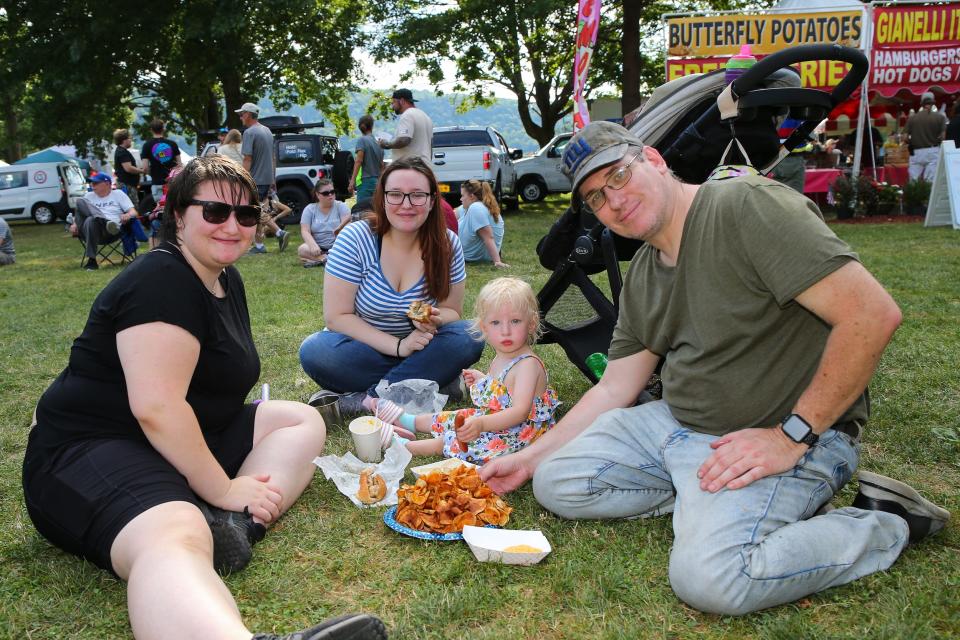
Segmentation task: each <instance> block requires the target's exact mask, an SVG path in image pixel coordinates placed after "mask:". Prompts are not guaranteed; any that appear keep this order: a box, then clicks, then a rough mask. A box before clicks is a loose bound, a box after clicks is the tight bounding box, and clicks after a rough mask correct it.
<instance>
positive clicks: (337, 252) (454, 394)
mask: <svg viewBox="0 0 960 640" xmlns="http://www.w3.org/2000/svg"><path fill="white" fill-rule="evenodd" d="M438 191H439V189H438V186H437V179H436V177H435V176H434V175H433V171H432V170H431V169H430V167H428V166H427V165H426V164H424V162H423V161H422V160H420V159H419V158H409V159H403V160H397V161H395V162H392V163H390V164H389V165H388V166H387V168H386V169H385V170H384V172H383V175H382V176H381V177H380V181H379V183H378V184H377V189H376V191H375V193H374V197H373V209H374V214H375V216H374V217H373V218H372V219H371V220H370V221H369V222H368V221H366V220H361V221H358V222H353V223H351V224H348V225H347V226H346V227H344V229H343V231H341V232H340V235H339V236H337V240H336V242H335V243H334V245H333V248H332V249H331V250H330V255H329V258H328V260H327V267H326V273H325V274H324V280H323V317H324V322H325V324H326V329H324V330H323V331H319V332H317V333H314V334H313V335H311V336H309V337H308V338H307V339H306V340H304V342H303V344H302V345H301V347H300V363H301V365H302V366H303V369H304V371H306V372H307V374H308V375H309V376H310V377H311V378H313V379H314V380H315V381H316V382H317V384H319V385H320V386H321V387H323V390H321V391H320V392H319V394H323V393H330V392H336V393H339V394H340V410H341V411H342V412H344V413H347V414H356V413H362V412H372V411H373V410H374V409H375V398H376V397H377V392H376V387H377V384H378V383H379V382H380V381H381V380H386V381H387V382H388V383H395V382H398V381H401V380H407V379H411V378H419V379H427V380H434V381H435V382H437V384H438V385H440V387H441V389H440V390H441V392H442V393H445V394H447V395H448V396H450V397H451V399H453V400H454V401H459V400H461V399H462V398H463V389H464V385H463V384H462V379H461V377H460V373H461V371H462V370H463V369H465V368H467V367H470V366H471V365H473V364H474V363H475V362H476V361H477V360H479V359H480V353H481V352H482V351H483V342H481V341H478V340H475V339H474V338H473V336H471V335H470V334H469V333H468V332H467V328H468V326H469V322H467V321H465V320H462V319H461V314H462V313H463V297H464V290H465V283H464V281H465V280H466V270H465V266H464V260H463V251H462V250H461V248H460V241H459V239H458V238H457V236H456V234H455V233H453V232H451V231H448V230H447V227H446V223H445V221H444V218H443V214H442V213H441V211H440V196H439V193H438ZM414 301H426V302H428V303H429V304H430V305H431V306H432V307H433V311H432V313H431V315H430V321H429V322H418V321H412V320H409V319H408V318H407V315H406V313H407V309H408V308H409V307H410V303H412V302H414ZM319 394H318V395H319Z"/></svg>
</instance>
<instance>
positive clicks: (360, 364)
mask: <svg viewBox="0 0 960 640" xmlns="http://www.w3.org/2000/svg"><path fill="white" fill-rule="evenodd" d="M469 326H470V321H468V320H459V321H457V322H451V323H449V324H445V325H443V326H441V327H440V329H438V330H437V333H436V335H434V336H433V339H432V340H431V341H430V343H429V344H428V345H427V346H426V348H424V349H421V350H420V351H414V352H413V353H412V354H410V355H409V356H407V357H406V358H396V357H394V356H388V355H384V354H382V353H380V352H379V351H377V350H376V349H374V348H373V347H370V346H368V345H367V344H366V343H363V342H360V341H359V340H354V339H353V338H350V337H348V336H345V335H343V334H342V333H337V332H335V331H318V332H317V333H315V334H313V335H311V336H307V339H306V340H304V341H303V344H301V345H300V365H301V366H302V367H303V370H304V371H306V372H307V375H308V376H310V377H311V378H313V380H314V381H315V382H316V383H317V384H319V385H320V386H321V387H323V388H324V389H330V390H331V391H338V392H347V391H366V392H367V394H368V395H370V396H374V397H376V395H377V394H376V392H375V389H376V387H377V383H379V382H380V380H384V379H385V380H387V382H390V383H394V382H397V381H399V380H409V379H411V378H421V379H424V380H433V381H435V382H436V383H437V384H438V385H440V386H441V387H443V386H444V385H445V384H447V383H449V382H452V381H453V380H454V379H456V377H457V376H458V375H460V371H461V370H462V369H465V368H467V367H470V366H472V365H473V364H474V363H475V362H476V361H477V360H479V359H480V354H481V353H483V342H482V341H480V340H476V339H474V337H473V336H472V335H470V334H469V333H467V327H469Z"/></svg>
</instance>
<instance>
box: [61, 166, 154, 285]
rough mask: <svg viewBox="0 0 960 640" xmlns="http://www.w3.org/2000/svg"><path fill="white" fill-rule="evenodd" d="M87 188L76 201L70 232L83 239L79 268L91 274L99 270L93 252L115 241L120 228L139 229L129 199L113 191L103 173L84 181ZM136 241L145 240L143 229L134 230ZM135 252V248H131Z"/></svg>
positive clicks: (125, 195) (107, 175) (135, 212)
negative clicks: (80, 266)
mask: <svg viewBox="0 0 960 640" xmlns="http://www.w3.org/2000/svg"><path fill="white" fill-rule="evenodd" d="M88 181H89V182H90V188H91V189H92V191H88V192H87V193H86V194H84V196H83V197H82V198H77V203H76V214H75V215H74V225H75V227H72V228H71V231H72V232H74V233H76V234H77V236H79V237H81V238H83V242H84V256H85V257H86V260H85V261H84V263H83V265H82V266H83V268H84V269H85V270H87V271H94V270H96V269H99V268H100V265H99V264H98V263H97V248H98V247H99V246H100V245H101V244H105V243H107V242H112V241H113V240H116V236H117V235H118V234H119V233H120V229H121V227H123V226H125V225H128V224H136V225H138V226H139V225H140V223H139V222H138V221H137V210H136V208H135V207H134V206H133V202H132V201H131V200H130V197H129V196H128V195H127V194H126V193H124V192H123V191H121V190H120V189H114V188H113V178H111V177H110V175H109V174H107V173H105V172H102V171H101V172H98V173H94V174H93V175H91V176H90V177H89V178H88ZM136 236H137V237H138V238H143V239H144V240H145V239H146V236H145V235H144V234H143V229H142V228H140V229H138V233H136ZM133 249H134V250H136V244H134V245H133Z"/></svg>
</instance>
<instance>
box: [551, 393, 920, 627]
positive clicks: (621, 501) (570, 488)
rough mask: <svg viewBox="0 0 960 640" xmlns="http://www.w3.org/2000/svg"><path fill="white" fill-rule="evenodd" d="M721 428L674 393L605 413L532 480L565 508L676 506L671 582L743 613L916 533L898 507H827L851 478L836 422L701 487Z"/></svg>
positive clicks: (889, 556)
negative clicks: (679, 416) (767, 468)
mask: <svg viewBox="0 0 960 640" xmlns="http://www.w3.org/2000/svg"><path fill="white" fill-rule="evenodd" d="M715 439H716V436H710V435H706V434H703V433H698V432H696V431H693V430H691V429H688V428H685V427H684V426H683V425H681V424H680V423H679V422H677V421H676V420H675V419H674V418H673V415H672V414H671V413H670V409H669V407H668V406H667V404H666V403H665V402H664V401H662V400H661V401H658V402H651V403H648V404H644V405H640V406H638V407H631V408H629V409H616V410H613V411H609V412H607V413H605V414H602V415H601V416H600V417H599V418H597V420H596V421H595V422H594V423H593V424H592V425H591V426H590V427H589V428H588V429H587V430H586V431H584V432H583V433H582V434H581V435H580V436H579V437H578V438H576V439H574V440H573V441H571V442H569V443H567V444H566V445H564V446H563V447H562V448H561V449H559V450H558V451H556V452H554V453H553V455H551V456H550V457H548V458H547V459H545V460H544V461H543V462H541V463H540V465H539V467H538V468H537V470H536V473H535V474H534V478H533V490H534V494H535V495H536V498H537V500H538V501H539V502H540V504H542V505H543V506H544V507H546V508H547V509H549V510H550V511H553V512H554V513H556V514H558V515H560V516H562V517H564V518H630V517H649V516H656V515H660V514H665V513H671V512H672V513H673V533H674V542H673V549H672V550H671V552H670V585H671V587H672V588H673V590H674V592H675V593H676V594H677V596H678V597H679V598H680V599H681V600H683V601H684V602H686V603H687V604H689V605H690V606H691V607H694V608H696V609H699V610H700V611H706V612H709V613H719V614H725V615H743V614H746V613H749V612H751V611H757V610H759V609H764V608H767V607H772V606H775V605H779V604H784V603H786V602H793V601H795V600H798V599H800V598H802V597H804V596H806V595H809V594H811V593H816V592H818V591H821V590H823V589H826V588H828V587H833V586H836V585H841V584H845V583H847V582H850V581H852V580H855V579H857V578H859V577H861V576H864V575H867V574H869V573H873V572H875V571H881V570H884V569H887V568H888V567H889V566H890V565H892V564H893V562H894V561H895V560H896V559H897V556H899V555H900V552H901V551H902V550H903V548H904V547H905V546H906V544H907V540H908V538H909V531H908V528H907V523H906V521H904V520H903V519H902V518H899V517H898V516H895V515H892V514H889V513H884V512H881V511H864V510H861V509H855V508H853V507H845V508H842V509H836V510H834V511H831V512H829V513H826V514H823V515H815V514H816V512H817V510H818V509H819V508H820V507H821V506H822V505H823V504H824V503H826V502H827V501H828V500H830V498H831V497H832V496H833V495H834V494H835V493H836V492H837V491H839V490H840V488H841V487H842V486H843V485H844V484H845V483H846V482H847V481H848V480H850V478H851V476H852V475H853V473H854V471H855V469H856V466H857V462H858V459H859V452H858V445H856V444H854V443H853V442H851V440H850V438H849V436H847V435H846V434H844V433H840V432H838V431H834V430H828V431H827V432H825V433H824V434H823V435H821V437H820V441H819V442H818V443H817V444H816V445H815V446H814V447H813V448H811V449H810V450H809V451H808V452H807V453H806V454H804V456H803V457H802V458H801V459H800V461H799V462H798V463H797V466H796V467H794V468H793V469H791V470H790V471H787V472H785V473H781V474H779V475H775V476H768V477H766V478H761V479H760V480H757V481H755V482H753V483H751V484H749V485H747V486H746V487H744V488H742V489H737V490H733V491H731V490H726V489H724V490H721V491H719V492H717V493H713V494H712V493H709V492H707V491H702V490H701V489H700V482H699V480H698V479H697V469H698V468H699V467H700V465H701V464H702V463H703V462H704V461H705V460H706V459H707V458H708V457H709V456H710V454H711V453H712V452H713V450H712V449H710V443H711V442H713V441H714V440H715Z"/></svg>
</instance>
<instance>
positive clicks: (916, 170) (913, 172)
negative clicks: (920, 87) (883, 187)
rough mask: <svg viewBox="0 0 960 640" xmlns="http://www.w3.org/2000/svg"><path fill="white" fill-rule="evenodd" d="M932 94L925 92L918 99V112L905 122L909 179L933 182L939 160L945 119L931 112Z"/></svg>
mask: <svg viewBox="0 0 960 640" xmlns="http://www.w3.org/2000/svg"><path fill="white" fill-rule="evenodd" d="M933 102H934V100H933V94H932V93H930V92H929V91H927V92H926V93H924V94H923V97H922V98H920V111H917V112H916V113H915V114H913V115H912V116H910V118H909V119H908V120H907V129H906V131H907V140H908V141H909V143H910V169H909V171H910V179H911V180H919V179H921V178H922V179H924V180H927V181H929V182H933V178H934V177H935V176H936V175H937V161H938V160H939V159H940V143H941V142H943V136H944V134H945V133H946V131H947V118H946V116H944V115H943V114H942V113H941V112H939V111H934V110H933Z"/></svg>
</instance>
